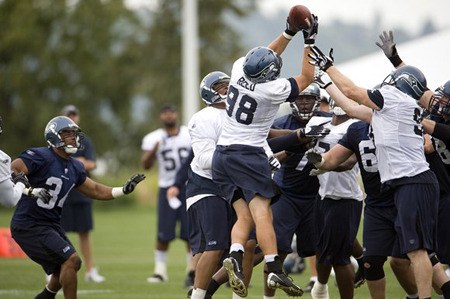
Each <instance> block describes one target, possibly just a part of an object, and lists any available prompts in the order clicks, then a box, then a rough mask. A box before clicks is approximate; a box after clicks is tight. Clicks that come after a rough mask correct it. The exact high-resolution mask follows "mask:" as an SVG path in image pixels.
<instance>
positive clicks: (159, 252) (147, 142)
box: [141, 103, 193, 287]
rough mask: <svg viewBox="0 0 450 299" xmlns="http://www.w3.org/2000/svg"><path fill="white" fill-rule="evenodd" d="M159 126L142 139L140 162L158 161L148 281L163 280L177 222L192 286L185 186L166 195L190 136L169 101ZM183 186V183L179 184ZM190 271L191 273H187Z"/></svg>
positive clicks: (151, 163) (148, 165) (145, 164)
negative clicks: (153, 241)
mask: <svg viewBox="0 0 450 299" xmlns="http://www.w3.org/2000/svg"><path fill="white" fill-rule="evenodd" d="M159 118H160V121H161V123H162V125H163V127H162V128H159V129H156V130H154V131H152V132H150V133H148V134H147V135H145V136H144V138H143V139H142V145H141V148H142V158H141V164H142V166H143V168H144V169H146V170H148V169H151V168H152V167H153V166H154V164H155V162H156V161H157V162H158V186H159V190H158V217H157V219H158V220H157V221H158V234H157V238H156V248H155V252H154V258H155V267H154V273H153V275H151V276H150V277H148V278H147V282H149V283H160V282H166V281H167V280H168V279H169V276H168V273H167V258H168V250H169V246H170V243H171V242H172V241H173V240H174V239H175V237H176V228H177V223H179V224H180V225H179V238H180V239H182V240H183V241H185V242H186V251H187V253H186V260H187V267H186V270H187V273H186V280H185V282H188V284H189V285H185V287H190V286H192V285H191V283H192V280H191V279H190V278H191V277H192V276H191V275H192V272H191V271H193V267H192V261H191V258H192V253H191V249H190V247H189V242H188V238H189V234H188V224H187V214H186V201H185V195H184V194H185V188H181V189H180V190H179V194H178V196H177V197H176V198H175V197H174V198H171V201H170V202H169V198H167V190H168V189H169V187H171V186H172V185H173V184H174V182H175V176H176V174H177V171H178V170H179V169H180V167H181V165H182V164H183V162H184V160H185V159H186V158H187V157H188V156H189V153H190V150H191V140H190V137H189V132H188V129H187V127H186V126H184V125H179V124H178V111H177V108H176V107H175V106H174V105H172V104H169V103H167V104H165V105H164V106H163V107H162V108H161V110H160V114H159ZM181 187H184V186H181ZM190 273H191V275H190Z"/></svg>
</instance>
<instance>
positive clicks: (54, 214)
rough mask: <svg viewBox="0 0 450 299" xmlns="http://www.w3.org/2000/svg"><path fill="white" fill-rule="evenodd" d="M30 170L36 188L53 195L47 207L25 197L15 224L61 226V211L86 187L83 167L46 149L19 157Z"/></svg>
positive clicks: (30, 151) (14, 218) (40, 148)
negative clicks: (70, 197)
mask: <svg viewBox="0 0 450 299" xmlns="http://www.w3.org/2000/svg"><path fill="white" fill-rule="evenodd" d="M19 158H21V159H22V160H23V162H24V163H25V165H26V166H27V168H28V175H27V176H28V180H29V181H30V184H31V186H32V187H34V188H46V189H48V190H49V191H50V193H51V194H52V199H51V200H50V202H49V203H48V204H45V203H44V202H43V201H41V200H35V199H33V198H30V197H28V196H26V195H22V197H21V199H20V200H19V203H18V204H17V208H16V210H15V212H14V215H13V218H12V223H14V224H16V225H20V224H37V225H52V224H55V225H60V218H61V210H62V207H63V205H64V202H65V201H66V198H67V195H68V194H69V191H70V190H71V189H72V188H74V187H78V186H79V185H81V184H83V183H84V181H85V180H86V172H85V171H84V166H83V163H81V162H80V161H78V160H76V159H74V158H72V157H70V158H69V159H67V160H66V159H64V158H62V157H60V156H58V155H57V154H56V153H55V151H54V150H53V149H51V148H47V147H38V148H30V149H27V150H25V151H24V152H22V153H21V154H20V156H19Z"/></svg>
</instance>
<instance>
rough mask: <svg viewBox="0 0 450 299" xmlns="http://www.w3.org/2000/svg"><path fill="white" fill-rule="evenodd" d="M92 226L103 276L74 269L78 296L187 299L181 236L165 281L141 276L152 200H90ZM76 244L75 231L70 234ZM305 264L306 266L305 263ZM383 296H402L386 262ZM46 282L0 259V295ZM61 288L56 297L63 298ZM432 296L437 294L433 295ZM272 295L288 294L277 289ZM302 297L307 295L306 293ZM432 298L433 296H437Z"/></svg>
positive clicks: (255, 286)
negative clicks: (94, 279) (97, 279)
mask: <svg viewBox="0 0 450 299" xmlns="http://www.w3.org/2000/svg"><path fill="white" fill-rule="evenodd" d="M94 211H95V212H94V213H95V216H94V217H95V218H94V219H95V230H94V231H93V233H92V243H93V250H94V261H95V264H96V266H98V267H99V268H100V273H101V274H102V275H104V276H105V277H106V281H105V282H104V283H101V284H95V283H86V282H85V281H84V279H83V278H84V268H82V269H81V270H80V272H79V273H78V297H79V298H95V299H100V298H108V299H119V298H120V299H123V298H127V299H128V298H129V299H140V298H145V299H153V298H155V299H157V298H158V299H159V298H161V299H175V298H176V299H179V298H186V290H185V289H184V288H183V282H184V278H185V273H186V272H185V271H186V247H185V245H184V243H183V242H182V241H180V240H176V241H174V242H173V243H172V244H171V247H170V251H169V260H168V271H169V282H168V283H164V284H149V283H147V282H146V278H147V277H148V276H150V275H151V274H152V271H153V250H154V242H155V225H156V218H155V213H156V210H155V206H154V204H139V203H136V204H129V205H124V206H120V205H119V206H112V207H111V206H109V203H102V202H95V204H94ZM12 213H13V210H12V209H6V208H3V207H0V226H1V227H6V226H9V221H10V219H11V215H12ZM69 238H70V239H71V240H72V242H73V243H74V245H75V247H76V248H78V236H77V235H76V234H69ZM308 267H309V265H308ZM385 271H386V275H387V298H405V295H404V292H403V291H402V290H401V288H400V286H399V285H398V283H397V281H396V280H395V278H394V276H393V274H392V272H391V271H390V269H389V267H388V266H385ZM292 278H293V279H294V281H295V282H296V283H297V284H299V285H300V286H305V285H306V284H307V282H308V280H309V268H307V269H306V270H305V271H304V272H303V273H302V274H295V275H292ZM44 285H45V276H44V272H43V270H42V269H41V267H40V266H39V265H37V264H35V263H34V262H32V261H31V260H29V259H5V258H0V298H3V299H10V298H11V299H17V298H34V296H35V295H36V294H37V293H38V292H40V291H41V290H42V288H43V287H44ZM329 290H330V298H339V293H338V290H337V287H335V285H334V278H331V279H330V282H329ZM61 293H62V292H60V294H59V295H58V296H57V298H62V297H63V296H62V294H61ZM231 297H232V295H231V290H230V289H229V288H226V287H225V286H223V287H221V288H220V289H219V291H218V292H217V293H216V295H215V296H214V298H231ZM262 297H263V295H262V269H261V266H258V267H256V268H255V270H254V274H253V278H252V282H251V287H250V289H249V295H248V297H247V298H249V299H256V298H258V299H261V298H262ZM435 297H436V295H435ZM277 298H279V299H281V298H288V297H287V296H286V295H285V294H284V293H282V292H277ZM303 298H311V296H310V295H309V294H305V295H304V296H303ZM355 298H370V297H369V292H368V290H367V286H366V285H365V284H364V285H363V286H362V287H360V288H358V289H356V291H355ZM436 298H437V297H436Z"/></svg>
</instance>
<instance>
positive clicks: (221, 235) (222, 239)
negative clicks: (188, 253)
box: [187, 196, 231, 255]
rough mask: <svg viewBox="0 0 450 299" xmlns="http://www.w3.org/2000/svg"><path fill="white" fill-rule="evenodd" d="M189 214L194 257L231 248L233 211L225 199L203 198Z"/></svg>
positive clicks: (190, 240)
mask: <svg viewBox="0 0 450 299" xmlns="http://www.w3.org/2000/svg"><path fill="white" fill-rule="evenodd" d="M187 214H188V223H189V244H190V245H191V248H192V253H193V254H194V255H195V254H197V253H201V252H204V251H212V250H226V249H228V248H230V233H231V211H230V205H229V204H228V202H226V201H225V200H224V199H223V198H220V197H217V196H209V197H205V198H202V199H200V200H199V201H197V202H196V203H194V204H193V205H192V206H190V207H189V210H188V211H187Z"/></svg>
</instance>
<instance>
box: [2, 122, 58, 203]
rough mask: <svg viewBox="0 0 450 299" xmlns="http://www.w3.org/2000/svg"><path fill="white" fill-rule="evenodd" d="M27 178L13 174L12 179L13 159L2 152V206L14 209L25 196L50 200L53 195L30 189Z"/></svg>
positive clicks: (45, 191)
mask: <svg viewBox="0 0 450 299" xmlns="http://www.w3.org/2000/svg"><path fill="white" fill-rule="evenodd" d="M2 133H3V120H2V117H1V116H0V135H1V134H2ZM29 187H30V183H29V182H28V179H27V177H26V176H25V175H24V174H23V173H21V174H17V175H16V174H13V175H12V178H11V157H10V156H9V155H8V154H7V153H5V152H4V151H2V150H0V204H1V205H3V206H5V207H8V208H12V207H14V206H15V205H16V204H17V202H18V201H19V199H20V197H21V196H22V193H23V194H26V195H32V196H33V197H36V198H40V199H41V200H43V201H44V202H48V201H49V200H50V197H51V195H50V194H49V193H48V191H47V190H46V189H43V188H35V189H32V188H29Z"/></svg>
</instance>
